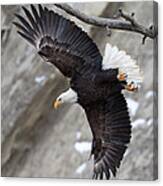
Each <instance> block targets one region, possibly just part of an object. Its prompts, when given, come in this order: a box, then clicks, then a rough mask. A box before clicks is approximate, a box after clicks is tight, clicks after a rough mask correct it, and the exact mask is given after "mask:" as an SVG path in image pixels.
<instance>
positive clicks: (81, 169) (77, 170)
mask: <svg viewBox="0 0 163 186" xmlns="http://www.w3.org/2000/svg"><path fill="white" fill-rule="evenodd" d="M86 167H87V165H86V163H83V164H81V165H80V166H79V167H78V168H77V169H76V171H75V173H76V174H81V173H82V172H83V171H84V170H85V169H86Z"/></svg>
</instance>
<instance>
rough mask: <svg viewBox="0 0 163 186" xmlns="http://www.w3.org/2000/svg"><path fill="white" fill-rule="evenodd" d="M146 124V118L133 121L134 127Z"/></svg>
mask: <svg viewBox="0 0 163 186" xmlns="http://www.w3.org/2000/svg"><path fill="white" fill-rule="evenodd" d="M145 124H146V121H145V119H143V118H140V119H137V120H135V121H134V122H132V127H133V128H138V127H142V126H144V125H145Z"/></svg>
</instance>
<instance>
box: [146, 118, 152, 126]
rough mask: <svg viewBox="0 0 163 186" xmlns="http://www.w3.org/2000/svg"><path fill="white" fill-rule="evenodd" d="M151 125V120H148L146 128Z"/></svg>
mask: <svg viewBox="0 0 163 186" xmlns="http://www.w3.org/2000/svg"><path fill="white" fill-rule="evenodd" d="M152 124H153V119H152V118H151V119H149V120H148V121H147V126H150V125H152Z"/></svg>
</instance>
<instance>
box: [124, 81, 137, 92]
mask: <svg viewBox="0 0 163 186" xmlns="http://www.w3.org/2000/svg"><path fill="white" fill-rule="evenodd" d="M124 88H125V89H126V90H128V91H131V92H134V91H137V90H138V86H137V85H136V84H135V83H134V82H131V83H129V84H127V85H124Z"/></svg>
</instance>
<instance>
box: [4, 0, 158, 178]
mask: <svg viewBox="0 0 163 186" xmlns="http://www.w3.org/2000/svg"><path fill="white" fill-rule="evenodd" d="M71 5H72V6H74V7H76V8H78V9H80V10H81V11H83V12H85V13H87V14H91V15H98V16H105V17H108V16H111V15H113V14H115V13H116V11H117V9H118V8H119V7H122V8H123V9H124V10H125V11H127V12H130V13H131V12H135V14H136V19H137V20H138V21H140V22H141V23H142V24H143V25H146V26H149V25H151V24H152V23H153V8H152V6H153V3H152V2H143V3H142V2H139V3H136V2H134V3H106V2H105V3H82V4H81V3H76V4H71ZM49 7H51V8H52V9H54V6H52V5H51V6H49ZM55 10H56V11H59V10H58V9H55ZM90 10H91V12H90ZM19 11H20V6H2V9H1V13H2V14H1V27H2V28H1V35H2V36H1V37H2V42H1V47H2V51H1V60H2V64H1V69H2V88H1V90H2V132H1V133H2V176H19V177H59V178H90V177H91V170H92V161H91V160H90V161H88V157H89V151H90V143H91V131H90V129H89V125H88V122H87V119H86V117H85V114H84V110H83V109H82V108H81V107H79V106H78V105H72V106H70V105H66V106H63V107H62V108H60V109H59V110H54V109H53V108H52V102H53V100H55V98H56V97H57V96H58V95H59V94H60V93H61V92H62V91H63V90H65V89H67V87H68V81H67V80H66V79H65V78H64V77H63V76H62V75H61V74H60V72H58V70H57V69H56V68H54V67H52V66H50V65H47V64H45V63H43V61H42V59H41V58H40V57H39V56H38V55H37V54H36V52H35V50H34V49H33V48H32V47H31V46H29V45H28V44H27V43H26V42H25V41H24V40H22V39H21V38H20V37H19V36H18V35H17V34H16V29H15V28H14V26H13V25H12V21H13V20H14V19H15V18H14V13H15V12H19ZM60 13H63V14H64V15H65V16H68V15H67V14H65V13H64V12H60ZM68 17H69V18H71V17H70V16H68ZM73 20H74V21H75V22H77V24H78V25H79V26H82V27H83V28H84V29H85V30H86V31H87V32H88V33H89V35H90V36H91V37H92V38H93V39H94V40H95V42H96V43H97V45H98V47H99V48H100V50H101V52H102V53H103V51H104V46H105V44H106V42H110V43H111V44H113V45H117V46H118V47H119V48H120V49H123V50H126V51H127V52H128V53H129V54H130V55H131V56H133V58H135V59H136V60H137V62H138V64H139V65H140V66H141V69H142V71H144V83H143V85H142V88H141V89H140V91H139V92H138V93H135V94H127V93H126V98H127V102H128V105H129V109H130V115H131V118H132V126H133V130H132V131H133V135H132V140H131V143H130V145H129V148H128V150H127V152H126V154H125V157H124V159H123V161H122V164H121V167H120V170H119V171H118V175H117V178H116V179H134V180H153V179H154V178H156V175H157V161H154V160H155V159H156V157H155V156H154V155H155V154H154V151H156V150H157V146H156V142H157V137H156V135H154V129H155V128H157V122H156V121H155V120H154V119H153V111H154V110H155V109H156V108H155V107H154V101H153V100H154V97H155V95H156V92H155V90H154V88H153V66H154V65H155V64H154V56H153V55H154V53H153V50H154V43H153V40H150V39H147V40H146V43H145V45H142V44H141V39H142V36H140V35H138V34H135V33H129V32H120V31H113V32H112V35H111V37H108V36H107V32H106V30H104V29H101V28H97V27H92V26H88V25H86V24H84V23H82V22H81V21H79V20H77V19H75V18H73ZM156 79H157V78H156ZM156 83H157V82H156ZM156 110H157V109H156Z"/></svg>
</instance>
